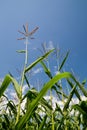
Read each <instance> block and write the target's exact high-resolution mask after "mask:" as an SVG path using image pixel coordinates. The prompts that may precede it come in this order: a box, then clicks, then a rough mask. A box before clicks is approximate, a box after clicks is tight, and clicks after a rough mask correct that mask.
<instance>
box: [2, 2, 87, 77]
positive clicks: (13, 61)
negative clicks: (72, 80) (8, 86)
mask: <svg viewBox="0 0 87 130" xmlns="http://www.w3.org/2000/svg"><path fill="white" fill-rule="evenodd" d="M26 22H28V23H29V29H30V30H32V29H33V28H34V27H35V26H39V30H38V31H37V32H36V34H35V37H36V39H35V40H32V41H30V43H31V44H30V45H29V46H28V48H29V57H30V58H29V60H30V61H29V62H31V61H32V59H33V58H35V57H36V52H35V50H34V48H41V44H42V43H43V42H47V43H48V42H49V41H52V42H53V43H54V44H58V46H59V47H60V48H61V49H63V50H64V51H67V50H68V49H70V55H69V59H68V66H69V68H73V71H74V72H75V74H76V75H77V76H79V77H80V78H81V79H84V78H87V0H13V1H12V0H7V1H4V0H1V1H0V78H3V77H4V76H5V75H6V74H7V73H8V72H9V71H10V72H11V73H12V74H13V75H15V76H17V70H16V69H17V68H18V69H20V67H21V66H22V63H23V62H24V56H22V55H18V54H17V53H16V50H19V49H24V47H25V45H24V43H23V41H17V38H19V37H20V34H18V32H17V31H18V29H19V30H23V28H22V25H23V24H25V23H26Z"/></svg>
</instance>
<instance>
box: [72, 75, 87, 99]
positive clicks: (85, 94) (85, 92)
mask: <svg viewBox="0 0 87 130" xmlns="http://www.w3.org/2000/svg"><path fill="white" fill-rule="evenodd" d="M72 79H73V80H74V81H75V82H76V84H77V85H78V87H79V88H80V90H81V91H82V92H83V94H84V96H86V97H87V90H86V89H85V88H84V85H83V84H81V83H80V82H79V81H77V80H76V78H75V77H74V76H72Z"/></svg>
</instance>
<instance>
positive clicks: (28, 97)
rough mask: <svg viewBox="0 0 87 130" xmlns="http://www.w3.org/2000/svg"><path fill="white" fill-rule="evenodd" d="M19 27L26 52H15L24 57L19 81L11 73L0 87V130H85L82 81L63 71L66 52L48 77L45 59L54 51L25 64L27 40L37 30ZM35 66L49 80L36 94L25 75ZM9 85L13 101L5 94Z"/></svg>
mask: <svg viewBox="0 0 87 130" xmlns="http://www.w3.org/2000/svg"><path fill="white" fill-rule="evenodd" d="M23 28H24V31H25V33H23V32H20V31H19V32H20V33H22V34H23V35H24V36H25V37H23V38H20V39H18V40H22V39H25V43H26V44H25V45H26V49H25V50H19V51H17V52H18V53H24V54H25V63H24V68H23V71H22V73H21V80H20V82H19V81H18V80H17V79H16V78H14V77H13V75H12V74H7V75H6V76H5V77H4V80H3V81H2V82H1V85H0V130H86V129H87V100H86V97H87V89H86V88H85V83H86V81H85V80H84V81H83V82H80V81H78V80H77V78H76V77H75V76H74V75H73V74H72V73H70V72H65V71H63V67H64V64H65V62H66V60H67V58H68V55H69V52H67V53H66V55H65V56H64V58H63V59H62V61H61V63H60V65H59V67H58V73H57V74H55V75H53V74H52V72H51V69H50V68H49V66H48V64H47V62H48V57H49V56H50V55H51V54H52V53H54V52H55V50H56V48H54V49H52V50H48V51H47V52H45V53H44V54H43V55H42V56H40V57H39V58H37V59H36V60H35V61H34V62H33V63H31V64H29V65H28V62H27V55H28V53H27V52H28V50H27V45H28V44H27V43H28V39H29V38H32V37H31V35H32V34H33V33H35V31H36V30H37V29H38V27H36V28H35V29H34V30H33V31H32V32H30V33H29V32H28V25H26V26H23ZM32 39H33V38H32ZM38 64H40V65H41V66H42V68H43V70H44V73H45V75H46V77H48V78H49V81H47V82H45V84H43V86H41V90H40V91H37V89H36V87H34V88H31V85H30V81H29V79H28V76H27V74H28V73H29V72H30V71H31V69H33V68H34V67H35V66H37V65H38ZM64 82H65V83H67V85H68V87H69V94H67V93H66V92H65V91H64V88H66V87H67V86H66V84H65V83H64ZM24 84H26V85H27V86H28V90H27V91H26V93H25V94H23V86H24ZM10 85H12V87H13V88H14V90H15V95H16V97H17V99H16V102H14V100H11V99H9V98H8V97H7V95H6V94H5V92H6V90H7V89H8V87H9V86H10ZM48 91H49V92H50V95H49V96H48V95H47V93H48ZM54 92H55V94H56V97H55V98H54V94H53V93H54ZM47 97H48V99H47ZM83 97H84V99H85V100H84V99H83Z"/></svg>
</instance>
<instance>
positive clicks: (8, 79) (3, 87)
mask: <svg viewBox="0 0 87 130" xmlns="http://www.w3.org/2000/svg"><path fill="white" fill-rule="evenodd" d="M10 83H13V86H14V89H15V91H16V94H17V96H18V97H19V98H20V97H21V93H20V85H19V84H18V82H17V81H16V80H15V79H14V78H13V77H12V76H11V75H9V74H8V75H6V76H5V78H4V81H3V82H2V84H1V86H0V97H1V96H2V95H3V94H4V92H5V90H6V89H7V88H8V86H9V84H10Z"/></svg>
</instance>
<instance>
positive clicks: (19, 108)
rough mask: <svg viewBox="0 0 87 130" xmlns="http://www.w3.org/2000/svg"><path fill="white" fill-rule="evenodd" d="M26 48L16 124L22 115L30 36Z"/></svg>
mask: <svg viewBox="0 0 87 130" xmlns="http://www.w3.org/2000/svg"><path fill="white" fill-rule="evenodd" d="M25 44H26V49H25V63H24V68H23V71H22V76H21V84H20V92H21V97H20V99H19V103H18V112H17V118H16V124H17V122H18V121H19V117H20V112H21V101H22V87H23V83H24V75H25V69H26V65H27V62H28V46H27V45H28V38H27V37H26V41H25Z"/></svg>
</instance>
